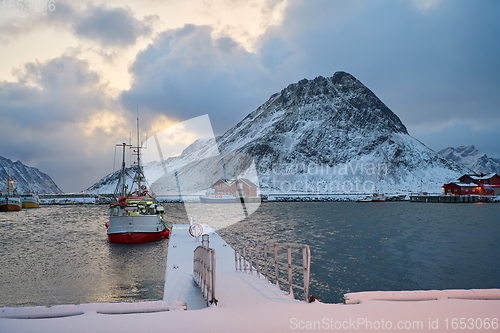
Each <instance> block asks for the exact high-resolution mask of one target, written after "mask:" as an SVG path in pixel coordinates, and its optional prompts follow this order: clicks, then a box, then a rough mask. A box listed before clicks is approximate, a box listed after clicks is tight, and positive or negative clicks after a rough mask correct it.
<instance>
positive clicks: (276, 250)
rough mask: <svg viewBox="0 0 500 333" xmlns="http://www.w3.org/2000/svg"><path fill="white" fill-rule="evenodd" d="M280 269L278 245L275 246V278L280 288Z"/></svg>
mask: <svg viewBox="0 0 500 333" xmlns="http://www.w3.org/2000/svg"><path fill="white" fill-rule="evenodd" d="M279 273H280V272H279V268H278V245H277V244H274V274H275V276H274V278H275V279H276V286H277V287H278V288H279V287H280V282H279V281H280V279H279Z"/></svg>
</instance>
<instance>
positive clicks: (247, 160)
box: [145, 72, 468, 193]
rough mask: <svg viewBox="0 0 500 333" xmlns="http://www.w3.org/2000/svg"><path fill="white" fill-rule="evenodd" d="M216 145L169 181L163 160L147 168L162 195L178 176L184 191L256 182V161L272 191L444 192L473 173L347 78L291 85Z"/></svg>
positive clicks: (178, 164) (176, 162)
mask: <svg viewBox="0 0 500 333" xmlns="http://www.w3.org/2000/svg"><path fill="white" fill-rule="evenodd" d="M212 141H213V140H212ZM212 141H210V140H206V139H205V140H198V141H196V142H195V143H193V144H192V145H191V146H189V147H188V148H186V149H185V150H184V152H183V153H182V154H181V155H180V156H178V157H175V158H170V159H168V160H166V161H165V169H168V171H167V175H163V176H162V175H161V173H162V172H161V163H159V162H158V163H156V164H151V166H146V168H145V170H146V174H147V173H148V169H149V170H150V174H154V175H155V176H154V177H153V178H154V180H155V181H152V182H154V187H155V188H156V190H157V191H160V192H161V191H165V192H175V188H176V181H175V180H174V178H173V176H172V175H173V170H177V172H178V177H177V179H178V180H179V179H180V184H181V187H182V190H183V191H184V190H186V191H190V190H193V191H194V190H195V189H199V188H204V187H205V188H207V187H208V186H209V185H210V184H212V183H213V182H215V181H216V180H217V179H218V178H222V177H224V178H236V177H239V178H249V179H251V178H252V176H253V175H252V173H251V168H249V167H250V166H251V165H252V162H253V163H254V165H255V166H256V168H257V171H258V179H255V177H254V178H253V179H252V181H254V182H256V183H257V182H258V183H259V185H260V187H261V190H262V191H264V192H315V193H373V192H375V191H377V192H386V193H387V192H395V191H406V192H409V191H418V190H421V189H422V190H424V191H428V192H440V187H441V185H442V184H444V183H447V182H450V181H454V180H456V178H457V177H459V176H460V175H461V174H463V173H464V172H468V170H467V169H466V168H465V167H463V166H462V165H459V164H457V163H455V162H453V161H450V160H448V159H445V158H443V157H441V156H439V155H438V154H437V153H436V152H434V151H433V150H431V149H429V148H428V147H426V146H425V145H424V144H422V143H421V142H420V141H418V140H417V139H415V138H413V137H411V136H410V135H409V134H408V132H407V130H406V127H405V126H404V125H403V123H402V122H401V120H400V119H399V118H398V117H397V116H396V115H395V114H394V113H393V112H392V111H391V110H390V109H389V108H388V107H387V106H386V105H385V104H384V103H383V102H382V101H380V99H378V98H377V96H375V94H374V93H373V92H372V91H370V90H369V89H368V88H367V87H366V86H364V85H363V84H362V83H361V82H360V81H358V80H357V79H356V78H354V77H353V76H352V75H350V74H348V73H345V72H337V73H335V74H334V75H333V76H332V77H328V78H325V77H321V76H320V77H317V78H315V79H314V80H306V79H303V80H301V81H299V82H298V83H294V84H291V85H289V86H288V87H286V88H285V89H283V90H282V91H281V92H279V93H276V94H274V95H272V96H271V97H270V98H269V100H268V101H267V102H266V103H264V104H263V105H261V106H260V107H259V108H258V109H257V110H255V111H253V112H252V113H250V114H249V115H248V116H247V117H245V118H244V119H243V120H242V121H241V122H239V123H238V124H237V125H236V126H234V127H233V128H231V129H230V130H228V131H227V132H226V133H225V134H224V135H222V136H221V137H218V138H217V145H215V144H214V142H212ZM217 147H218V149H217ZM219 151H220V152H222V155H223V159H221V158H220V156H219ZM222 165H224V166H225V168H224V170H223V172H221V170H222ZM153 169H154V170H156V171H154V172H153V171H152V170H153ZM165 169H164V170H165ZM158 172H160V175H158ZM146 176H147V175H146Z"/></svg>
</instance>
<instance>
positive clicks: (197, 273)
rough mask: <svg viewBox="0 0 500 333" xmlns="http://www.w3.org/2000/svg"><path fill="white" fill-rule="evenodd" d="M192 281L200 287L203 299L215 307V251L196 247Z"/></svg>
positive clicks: (205, 247) (204, 247)
mask: <svg viewBox="0 0 500 333" xmlns="http://www.w3.org/2000/svg"><path fill="white" fill-rule="evenodd" d="M193 275H194V281H195V282H196V284H197V285H198V287H200V289H201V292H202V293H203V297H204V298H205V301H206V302H207V306H208V305H210V304H212V303H213V304H215V305H217V299H216V298H215V250H214V249H212V248H209V247H207V246H198V247H197V248H196V249H195V250H194V260H193Z"/></svg>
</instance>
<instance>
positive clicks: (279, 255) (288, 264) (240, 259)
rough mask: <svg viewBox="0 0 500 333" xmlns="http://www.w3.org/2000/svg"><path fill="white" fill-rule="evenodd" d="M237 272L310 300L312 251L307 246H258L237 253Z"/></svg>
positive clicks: (299, 297) (296, 296)
mask: <svg viewBox="0 0 500 333" xmlns="http://www.w3.org/2000/svg"><path fill="white" fill-rule="evenodd" d="M235 266H236V271H240V272H246V273H249V274H252V275H257V276H258V277H259V278H263V279H266V280H268V281H269V282H271V283H273V284H275V285H276V286H277V287H278V288H280V289H282V290H284V291H286V292H288V293H289V294H290V295H292V296H293V297H294V298H295V299H303V300H305V301H309V279H310V267H311V250H310V248H309V246H308V245H304V244H256V245H253V246H247V247H243V248H240V249H237V250H235Z"/></svg>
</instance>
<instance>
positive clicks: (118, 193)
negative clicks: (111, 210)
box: [114, 142, 132, 200]
mask: <svg viewBox="0 0 500 333" xmlns="http://www.w3.org/2000/svg"><path fill="white" fill-rule="evenodd" d="M116 146H117V147H118V146H122V147H123V149H122V150H123V152H122V154H123V157H122V168H121V171H120V178H119V179H118V183H117V184H116V188H115V193H114V195H115V199H117V200H118V198H119V197H124V196H126V194H127V193H125V192H126V191H125V188H126V186H127V184H126V182H125V175H126V170H125V168H126V167H125V147H131V146H132V145H128V144H126V143H125V142H124V143H122V144H117V145H116Z"/></svg>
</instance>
